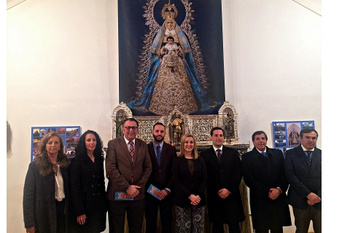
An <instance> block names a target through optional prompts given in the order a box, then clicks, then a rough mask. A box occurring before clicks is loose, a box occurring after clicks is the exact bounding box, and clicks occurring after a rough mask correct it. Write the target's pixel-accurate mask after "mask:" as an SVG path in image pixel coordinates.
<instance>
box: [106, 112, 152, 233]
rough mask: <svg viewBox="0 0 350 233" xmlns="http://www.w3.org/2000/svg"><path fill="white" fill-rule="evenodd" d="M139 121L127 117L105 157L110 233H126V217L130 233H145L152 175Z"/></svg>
mask: <svg viewBox="0 0 350 233" xmlns="http://www.w3.org/2000/svg"><path fill="white" fill-rule="evenodd" d="M137 132H138V121H137V120H136V119H134V118H127V119H126V120H125V121H124V124H123V136H121V137H118V138H115V139H113V140H110V141H109V142H108V150H107V156H106V175H107V178H108V180H109V182H108V188H107V200H108V217H109V230H110V231H109V232H110V233H123V232H124V222H125V214H126V215H127V219H128V226H129V232H130V233H140V232H141V231H142V222H143V214H144V208H145V186H146V182H147V180H148V178H149V176H150V174H151V172H152V163H151V160H150V157H149V153H148V148H147V144H146V143H145V142H144V141H142V140H140V139H138V138H136V135H137Z"/></svg>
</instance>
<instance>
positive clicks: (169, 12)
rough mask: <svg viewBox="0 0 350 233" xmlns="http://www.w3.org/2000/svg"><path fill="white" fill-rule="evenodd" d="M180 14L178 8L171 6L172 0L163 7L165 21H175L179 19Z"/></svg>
mask: <svg viewBox="0 0 350 233" xmlns="http://www.w3.org/2000/svg"><path fill="white" fill-rule="evenodd" d="M178 13H179V12H178V10H177V8H176V6H175V5H174V4H171V3H170V0H169V2H168V3H167V4H165V5H164V6H163V9H162V17H163V19H169V18H172V19H175V18H176V17H177V15H178Z"/></svg>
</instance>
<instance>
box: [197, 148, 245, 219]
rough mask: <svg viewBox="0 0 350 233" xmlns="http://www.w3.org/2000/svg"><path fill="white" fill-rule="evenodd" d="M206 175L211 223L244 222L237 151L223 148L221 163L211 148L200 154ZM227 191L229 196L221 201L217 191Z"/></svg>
mask: <svg viewBox="0 0 350 233" xmlns="http://www.w3.org/2000/svg"><path fill="white" fill-rule="evenodd" d="M201 156H202V157H203V158H204V160H205V165H206V169H207V174H208V183H207V195H208V200H207V201H208V213H209V219H210V221H211V222H224V223H234V222H239V221H243V220H244V211H243V205H242V199H241V194H240V191H239V185H240V183H241V180H242V168H241V160H240V158H239V154H238V151H237V150H235V149H233V148H230V147H226V146H224V147H223V150H222V156H221V162H219V160H218V159H217V156H216V152H215V151H214V148H213V147H212V146H211V147H210V148H209V149H207V150H205V151H203V152H202V154H201ZM222 188H226V189H228V190H229V191H230V192H231V194H230V195H229V196H228V197H227V198H225V199H222V198H220V197H219V195H218V191H219V190H220V189H222Z"/></svg>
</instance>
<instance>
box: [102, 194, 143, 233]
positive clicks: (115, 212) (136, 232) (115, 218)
mask: <svg viewBox="0 0 350 233" xmlns="http://www.w3.org/2000/svg"><path fill="white" fill-rule="evenodd" d="M144 209H145V200H144V199H142V200H136V201H108V220H109V232H110V233H124V222H125V213H126V216H127V220H128V226H129V232H130V233H140V232H142V222H143V214H144Z"/></svg>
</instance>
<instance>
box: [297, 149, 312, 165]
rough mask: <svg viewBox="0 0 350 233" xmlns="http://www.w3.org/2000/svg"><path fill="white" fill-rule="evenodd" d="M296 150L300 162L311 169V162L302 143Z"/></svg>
mask: <svg viewBox="0 0 350 233" xmlns="http://www.w3.org/2000/svg"><path fill="white" fill-rule="evenodd" d="M296 150H297V151H298V153H297V156H298V159H299V160H300V164H302V165H303V166H304V167H305V168H306V169H307V170H310V165H309V162H308V161H307V158H306V155H305V152H304V151H303V148H302V147H301V145H299V146H298V147H297V148H296Z"/></svg>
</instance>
